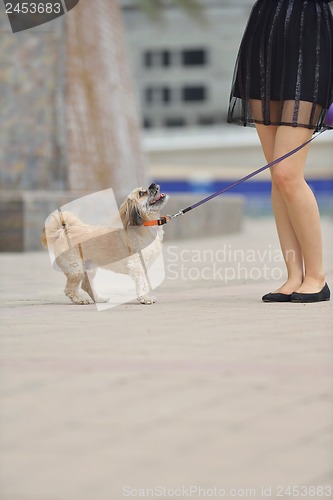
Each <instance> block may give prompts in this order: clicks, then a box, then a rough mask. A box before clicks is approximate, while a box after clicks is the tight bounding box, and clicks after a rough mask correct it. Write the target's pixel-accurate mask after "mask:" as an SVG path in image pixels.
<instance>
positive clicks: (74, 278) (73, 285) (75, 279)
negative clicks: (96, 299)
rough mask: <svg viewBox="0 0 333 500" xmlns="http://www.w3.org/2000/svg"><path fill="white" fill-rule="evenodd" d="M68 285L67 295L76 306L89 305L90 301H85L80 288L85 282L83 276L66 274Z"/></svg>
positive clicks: (80, 274)
mask: <svg viewBox="0 0 333 500" xmlns="http://www.w3.org/2000/svg"><path fill="white" fill-rule="evenodd" d="M66 277H67V283H66V288H65V290H64V291H65V295H67V297H68V298H70V299H71V301H72V302H73V303H74V304H80V305H86V304H89V300H87V299H85V298H84V297H82V296H81V295H80V292H79V287H80V285H81V283H82V280H83V274H82V273H77V274H68V273H66Z"/></svg>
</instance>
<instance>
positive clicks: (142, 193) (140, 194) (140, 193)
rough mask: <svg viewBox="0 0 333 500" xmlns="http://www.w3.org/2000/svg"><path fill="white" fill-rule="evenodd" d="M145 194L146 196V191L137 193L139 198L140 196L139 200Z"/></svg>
mask: <svg viewBox="0 0 333 500" xmlns="http://www.w3.org/2000/svg"><path fill="white" fill-rule="evenodd" d="M145 194H146V191H143V190H141V191H139V196H140V198H141V197H142V196H144V195H145Z"/></svg>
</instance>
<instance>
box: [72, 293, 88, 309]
mask: <svg viewBox="0 0 333 500" xmlns="http://www.w3.org/2000/svg"><path fill="white" fill-rule="evenodd" d="M69 298H70V299H71V301H72V302H73V304H76V305H78V306H86V305H88V304H90V302H89V300H88V299H85V298H84V297H80V296H79V295H78V296H74V297H69Z"/></svg>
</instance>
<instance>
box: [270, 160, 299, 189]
mask: <svg viewBox="0 0 333 500" xmlns="http://www.w3.org/2000/svg"><path fill="white" fill-rule="evenodd" d="M276 167H277V168H274V167H273V169H272V172H271V174H272V183H273V184H274V185H275V186H276V187H277V188H278V189H279V191H280V192H281V193H282V194H283V195H284V196H288V197H290V196H293V194H294V193H295V189H297V186H299V185H300V184H301V183H302V182H303V181H304V179H303V178H302V177H301V176H298V175H295V173H294V172H292V171H291V168H289V166H288V165H284V166H280V165H276Z"/></svg>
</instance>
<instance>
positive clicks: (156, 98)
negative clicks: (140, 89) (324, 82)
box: [145, 87, 171, 104]
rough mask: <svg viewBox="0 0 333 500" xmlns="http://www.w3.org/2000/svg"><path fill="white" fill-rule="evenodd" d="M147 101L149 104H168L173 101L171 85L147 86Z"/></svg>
mask: <svg viewBox="0 0 333 500" xmlns="http://www.w3.org/2000/svg"><path fill="white" fill-rule="evenodd" d="M145 101H146V103H147V104H168V103H169V102H170V101H171V90H170V88H169V87H147V88H146V89H145Z"/></svg>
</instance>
